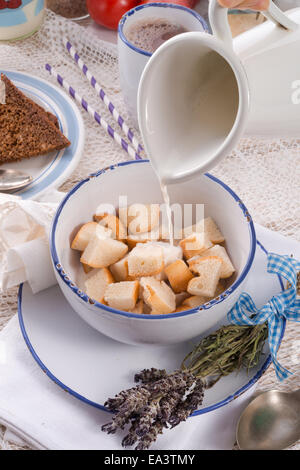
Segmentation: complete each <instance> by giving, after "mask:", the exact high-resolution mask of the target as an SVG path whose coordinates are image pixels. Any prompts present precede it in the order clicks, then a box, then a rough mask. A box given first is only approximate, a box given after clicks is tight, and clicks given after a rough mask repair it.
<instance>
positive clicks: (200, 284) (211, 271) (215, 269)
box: [187, 256, 222, 297]
mask: <svg viewBox="0 0 300 470" xmlns="http://www.w3.org/2000/svg"><path fill="white" fill-rule="evenodd" d="M221 267H222V259H221V258H219V257H217V256H207V257H202V258H200V259H199V261H198V263H197V265H194V269H197V274H198V276H197V277H194V278H193V279H191V280H190V282H189V284H188V288H187V291H188V292H189V294H191V295H201V296H204V297H214V295H215V291H216V288H217V284H218V282H219V279H220V272H221Z"/></svg>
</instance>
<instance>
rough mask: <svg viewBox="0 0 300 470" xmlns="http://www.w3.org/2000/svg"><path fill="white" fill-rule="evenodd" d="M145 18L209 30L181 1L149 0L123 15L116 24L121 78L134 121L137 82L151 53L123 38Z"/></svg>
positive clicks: (192, 28)
mask: <svg viewBox="0 0 300 470" xmlns="http://www.w3.org/2000/svg"><path fill="white" fill-rule="evenodd" d="M147 19H149V20H153V19H163V20H168V21H170V22H172V23H174V22H175V23H176V24H179V25H180V26H182V27H183V28H185V29H187V30H188V31H202V32H209V28H208V26H207V24H206V22H205V20H204V19H203V18H202V17H201V16H200V15H199V14H198V13H197V12H195V11H194V10H191V9H189V8H186V7H184V6H182V5H176V4H168V3H148V4H144V5H139V6H137V7H135V8H133V9H132V10H130V11H128V12H127V13H126V14H125V15H124V16H123V17H122V19H121V21H120V23H119V28H118V57H119V71H120V81H121V88H122V93H123V97H124V101H125V104H126V107H127V109H128V111H129V113H130V114H131V116H132V118H133V120H134V122H135V124H137V91H138V86H139V82H140V78H141V75H142V72H143V70H144V67H145V65H146V64H147V62H148V60H149V59H150V57H151V56H152V54H151V53H150V52H147V51H145V50H143V49H140V48H139V47H136V46H135V45H134V44H132V43H131V42H130V41H129V40H128V39H127V38H126V31H128V28H130V27H131V26H132V25H133V24H135V23H136V22H139V21H141V20H142V21H144V20H147Z"/></svg>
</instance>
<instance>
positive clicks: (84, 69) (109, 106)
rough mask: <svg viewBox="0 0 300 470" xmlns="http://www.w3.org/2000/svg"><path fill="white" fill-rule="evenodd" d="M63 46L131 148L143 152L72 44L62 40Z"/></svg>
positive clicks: (65, 39)
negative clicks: (130, 144)
mask: <svg viewBox="0 0 300 470" xmlns="http://www.w3.org/2000/svg"><path fill="white" fill-rule="evenodd" d="M63 42H64V45H65V47H66V49H67V51H68V52H69V54H70V55H71V57H73V59H74V60H75V62H76V64H77V65H78V67H79V68H80V70H81V71H82V72H83V73H84V75H85V76H86V78H87V79H88V81H89V82H90V84H91V85H92V87H93V88H95V90H96V92H97V93H98V95H99V96H100V98H101V100H102V101H103V103H104V104H105V106H106V107H107V109H108V110H109V112H110V113H111V115H112V116H113V118H114V120H115V121H116V122H117V123H118V124H119V126H120V128H121V129H122V131H123V132H124V134H125V135H126V136H127V137H128V139H129V141H130V142H131V143H132V146H133V147H134V149H135V150H136V151H137V152H138V153H140V152H142V151H143V147H142V146H141V145H140V144H139V142H138V140H137V138H136V137H135V136H134V134H133V132H132V130H131V129H130V128H129V127H128V125H127V124H126V122H125V121H124V119H123V118H122V116H121V115H120V114H119V112H118V111H117V110H116V108H115V106H114V104H113V103H112V101H111V100H110V99H109V97H108V96H107V94H106V93H105V91H104V90H103V88H102V87H101V86H100V85H99V83H98V82H97V80H96V78H95V77H94V76H93V75H92V74H91V72H90V71H89V69H88V67H87V65H86V64H85V63H84V62H83V61H82V60H81V58H80V56H79V54H78V53H77V52H76V50H75V49H74V47H73V46H72V44H71V43H70V41H69V40H68V39H67V38H64V39H63Z"/></svg>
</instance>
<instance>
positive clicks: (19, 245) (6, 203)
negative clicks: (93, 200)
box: [0, 191, 64, 293]
mask: <svg viewBox="0 0 300 470" xmlns="http://www.w3.org/2000/svg"><path fill="white" fill-rule="evenodd" d="M63 196H64V193H60V192H58V191H52V192H51V194H46V195H45V196H43V197H42V198H40V200H39V201H38V202H37V201H30V200H22V199H21V198H19V197H18V196H11V195H7V194H0V291H1V290H5V289H9V288H10V287H13V286H16V285H18V284H20V283H21V282H24V281H28V283H29V285H30V287H31V289H32V291H33V293H37V292H39V291H41V290H43V289H46V288H47V287H50V286H52V285H54V284H55V283H56V280H55V276H54V272H53V269H52V265H51V259H50V251H49V245H48V236H49V230H50V226H51V221H52V218H53V215H54V212H55V210H56V208H57V205H58V202H59V201H60V200H61V199H62V197H63ZM44 201H47V202H44Z"/></svg>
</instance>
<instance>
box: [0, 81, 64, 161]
mask: <svg viewBox="0 0 300 470" xmlns="http://www.w3.org/2000/svg"><path fill="white" fill-rule="evenodd" d="M1 80H2V81H3V82H4V83H5V104H0V136H1V138H0V163H3V162H8V161H14V160H21V159H23V158H29V157H34V156H38V155H44V154H46V153H49V152H51V151H53V150H61V149H63V148H65V147H68V146H69V145H70V142H69V140H68V139H67V138H66V137H65V136H64V135H63V134H62V133H61V132H60V130H59V129H58V121H57V119H56V117H55V116H54V115H53V114H51V113H49V112H47V111H45V110H44V109H43V108H42V107H41V106H39V105H38V104H36V103H35V102H34V101H32V100H31V99H29V98H28V97H27V96H25V95H24V94H23V93H22V92H21V91H20V90H19V89H18V88H17V87H16V86H15V85H14V84H13V83H12V82H11V81H10V80H9V79H8V78H7V77H6V76H5V75H4V74H1Z"/></svg>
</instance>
